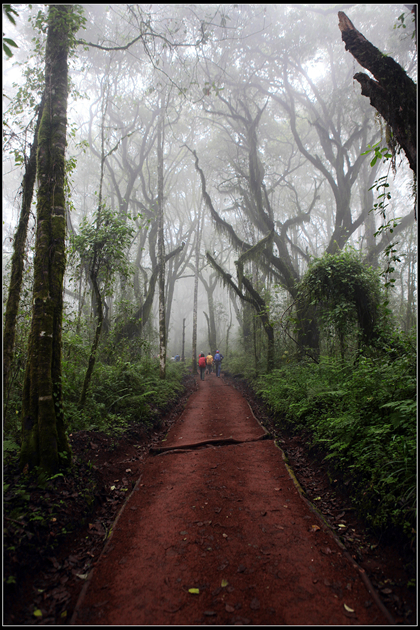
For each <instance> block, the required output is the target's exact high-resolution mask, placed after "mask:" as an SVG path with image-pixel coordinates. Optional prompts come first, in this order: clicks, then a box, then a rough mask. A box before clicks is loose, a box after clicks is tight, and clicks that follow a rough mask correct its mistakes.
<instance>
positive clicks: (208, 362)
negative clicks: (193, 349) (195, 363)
mask: <svg viewBox="0 0 420 630" xmlns="http://www.w3.org/2000/svg"><path fill="white" fill-rule="evenodd" d="M206 363H207V365H211V364H212V363H213V357H212V356H211V354H208V355H207V356H206Z"/></svg>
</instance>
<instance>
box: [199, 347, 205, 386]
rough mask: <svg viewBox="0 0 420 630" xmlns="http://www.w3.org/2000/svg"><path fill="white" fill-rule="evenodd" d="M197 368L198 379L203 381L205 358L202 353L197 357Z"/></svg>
mask: <svg viewBox="0 0 420 630" xmlns="http://www.w3.org/2000/svg"><path fill="white" fill-rule="evenodd" d="M198 367H199V368H200V378H201V380H202V381H204V374H205V373H206V357H205V356H204V352H200V355H199V357H198Z"/></svg>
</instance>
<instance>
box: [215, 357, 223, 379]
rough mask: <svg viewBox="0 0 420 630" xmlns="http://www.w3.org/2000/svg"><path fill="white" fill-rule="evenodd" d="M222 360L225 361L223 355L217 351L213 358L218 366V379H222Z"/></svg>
mask: <svg viewBox="0 0 420 630" xmlns="http://www.w3.org/2000/svg"><path fill="white" fill-rule="evenodd" d="M222 359H223V354H220V352H219V351H218V350H216V352H215V354H214V357H213V361H214V364H215V366H216V376H218V377H220V368H221V367H222Z"/></svg>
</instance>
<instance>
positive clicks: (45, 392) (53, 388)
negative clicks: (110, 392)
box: [20, 5, 72, 473]
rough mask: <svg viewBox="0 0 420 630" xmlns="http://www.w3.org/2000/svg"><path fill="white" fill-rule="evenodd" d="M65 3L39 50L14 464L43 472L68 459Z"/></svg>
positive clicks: (53, 12)
mask: <svg viewBox="0 0 420 630" xmlns="http://www.w3.org/2000/svg"><path fill="white" fill-rule="evenodd" d="M71 12H72V7H71V6H69V5H58V6H53V5H51V6H50V8H49V15H48V35H47V46H46V55H45V105H44V108H43V113H42V117H41V122H40V127H39V133H38V153H37V175H38V181H39V188H38V197H37V232H36V242H35V259H34V289H33V308H32V323H31V333H30V339H29V350H28V360H27V365H26V373H25V381H24V390H23V404H22V446H21V453H20V463H21V466H22V468H24V467H25V466H27V465H28V466H29V467H33V466H40V467H41V468H42V469H43V470H45V471H46V472H48V473H54V472H56V471H57V470H58V469H59V467H60V462H61V456H60V454H66V455H67V462H68V461H69V460H70V455H71V449H70V445H69V442H68V440H67V436H66V432H65V427H64V414H63V400H62V385H61V329H62V315H63V278H64V270H65V234H66V221H65V195H64V177H65V169H64V166H65V147H66V128H67V56H68V48H69V37H68V32H69V28H70V24H69V22H70V17H71Z"/></svg>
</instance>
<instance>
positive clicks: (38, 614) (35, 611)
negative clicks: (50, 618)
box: [34, 608, 42, 617]
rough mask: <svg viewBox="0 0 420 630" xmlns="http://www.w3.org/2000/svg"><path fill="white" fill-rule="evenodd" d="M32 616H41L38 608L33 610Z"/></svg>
mask: <svg viewBox="0 0 420 630" xmlns="http://www.w3.org/2000/svg"><path fill="white" fill-rule="evenodd" d="M34 617H42V612H41V611H40V610H39V608H36V609H35V610H34Z"/></svg>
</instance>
